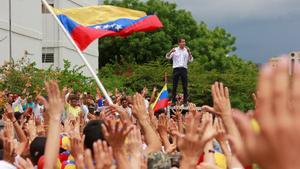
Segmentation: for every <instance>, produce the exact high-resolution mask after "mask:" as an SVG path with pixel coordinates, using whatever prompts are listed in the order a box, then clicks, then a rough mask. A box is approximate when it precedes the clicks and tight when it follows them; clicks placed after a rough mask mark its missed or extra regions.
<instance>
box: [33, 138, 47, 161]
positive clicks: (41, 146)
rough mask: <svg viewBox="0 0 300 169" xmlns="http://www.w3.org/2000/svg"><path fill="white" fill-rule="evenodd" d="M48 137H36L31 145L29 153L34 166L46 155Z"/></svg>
mask: <svg viewBox="0 0 300 169" xmlns="http://www.w3.org/2000/svg"><path fill="white" fill-rule="evenodd" d="M46 140H47V137H36V138H35V139H34V140H33V141H32V142H31V144H30V148H29V152H30V156H31V160H32V162H33V165H37V163H38V161H39V159H40V157H42V156H43V155H44V153H45V146H46Z"/></svg>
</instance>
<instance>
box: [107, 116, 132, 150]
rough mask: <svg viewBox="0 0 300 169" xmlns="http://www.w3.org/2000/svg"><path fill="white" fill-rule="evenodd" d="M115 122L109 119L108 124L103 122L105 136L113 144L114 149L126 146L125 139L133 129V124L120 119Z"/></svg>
mask: <svg viewBox="0 0 300 169" xmlns="http://www.w3.org/2000/svg"><path fill="white" fill-rule="evenodd" d="M113 123H114V122H113V121H112V120H109V121H108V122H107V125H104V124H102V129H103V133H104V137H105V139H106V140H107V142H108V143H109V145H110V146H112V148H113V149H117V150H119V149H121V148H123V147H124V144H125V139H126V137H127V135H128V134H129V132H130V131H131V130H132V129H133V126H128V123H127V122H125V123H123V124H122V123H121V122H120V121H117V122H115V124H113Z"/></svg>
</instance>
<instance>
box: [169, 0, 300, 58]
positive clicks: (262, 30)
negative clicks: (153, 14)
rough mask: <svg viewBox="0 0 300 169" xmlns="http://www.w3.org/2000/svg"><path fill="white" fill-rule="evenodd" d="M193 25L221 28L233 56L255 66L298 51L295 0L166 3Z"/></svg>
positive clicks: (299, 7) (299, 6) (299, 19)
mask: <svg viewBox="0 0 300 169" xmlns="http://www.w3.org/2000/svg"><path fill="white" fill-rule="evenodd" d="M168 1H170V2H175V3H177V5H178V8H182V9H186V10H189V11H191V12H192V14H193V16H194V17H195V18H196V20H197V21H204V22H206V23H207V24H208V25H209V26H210V27H212V28H213V27H215V26H221V27H224V28H225V29H226V30H227V31H228V32H230V33H231V34H233V35H234V36H235V37H236V38H237V41H236V46H237V51H236V53H237V54H238V55H239V56H240V57H242V58H244V59H247V60H252V61H253V62H255V63H264V62H266V61H267V60H268V59H269V58H270V57H271V56H278V55H281V54H284V53H288V52H290V51H297V50H300V46H299V45H300V43H299V40H300V1H299V0H168Z"/></svg>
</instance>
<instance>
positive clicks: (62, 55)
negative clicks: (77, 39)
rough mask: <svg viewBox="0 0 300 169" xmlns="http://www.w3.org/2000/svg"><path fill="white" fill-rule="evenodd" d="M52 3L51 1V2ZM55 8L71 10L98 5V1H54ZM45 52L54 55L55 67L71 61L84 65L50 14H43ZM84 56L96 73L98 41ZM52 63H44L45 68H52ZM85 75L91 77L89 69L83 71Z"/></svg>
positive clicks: (73, 63)
mask: <svg viewBox="0 0 300 169" xmlns="http://www.w3.org/2000/svg"><path fill="white" fill-rule="evenodd" d="M49 3H51V0H49ZM52 3H54V7H55V8H71V7H79V6H89V5H96V4H98V0H63V1H62V0H52ZM43 32H44V34H43V52H44V53H48V52H53V53H54V63H53V65H54V66H55V67H59V68H62V67H63V63H64V62H63V60H65V59H66V60H69V61H71V64H72V65H73V66H74V65H83V64H84V63H83V61H82V60H81V58H80V56H79V55H78V53H77V52H76V50H75V49H74V47H73V46H72V44H71V43H70V42H69V40H68V39H67V37H66V36H65V34H64V32H63V31H62V30H61V29H60V28H59V27H58V24H57V23H56V22H55V20H54V19H53V18H52V16H51V15H50V14H43ZM84 55H85V57H86V58H87V60H88V61H89V63H90V64H91V66H92V68H93V69H94V70H95V71H96V70H97V68H98V41H97V40H96V41H94V42H93V43H92V44H91V45H90V46H89V47H88V48H87V49H86V50H85V51H84ZM50 65H51V63H44V64H43V67H45V68H46V67H48V66H50ZM83 72H84V74H85V75H90V72H89V71H88V70H87V68H84V69H83Z"/></svg>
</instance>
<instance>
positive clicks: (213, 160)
mask: <svg viewBox="0 0 300 169" xmlns="http://www.w3.org/2000/svg"><path fill="white" fill-rule="evenodd" d="M294 68H295V71H294V74H293V75H292V76H291V75H290V74H289V73H288V72H289V71H288V69H289V68H288V59H287V58H285V57H283V58H281V60H280V61H279V62H278V65H277V67H273V66H271V65H269V64H266V65H265V66H263V67H262V68H261V70H260V74H259V77H258V83H257V92H256V94H255V95H254V96H255V97H254V98H255V99H254V102H255V107H254V108H253V110H249V111H248V112H246V113H244V112H241V111H240V110H238V109H235V108H233V107H231V104H230V95H229V89H228V88H227V87H225V86H224V85H223V84H222V83H219V82H215V83H214V84H212V86H211V93H212V99H213V105H210V106H209V105H205V106H202V110H201V111H198V109H196V105H195V104H193V103H191V102H190V103H189V104H188V111H187V112H183V111H182V107H181V106H180V105H177V106H176V108H174V110H173V111H172V112H170V113H167V111H165V110H160V111H158V112H153V110H152V106H151V104H153V102H154V100H155V97H156V94H155V93H156V90H153V92H152V95H151V96H150V97H148V94H147V89H146V88H144V89H142V90H140V91H138V92H137V93H135V94H134V95H131V96H129V95H126V93H124V92H118V91H116V92H115V93H114V96H113V100H114V104H108V103H107V102H105V101H103V99H102V97H101V96H100V92H99V91H98V92H97V95H96V96H93V95H91V94H89V93H78V92H77V93H74V92H73V91H72V90H71V89H67V88H63V89H62V90H60V89H59V86H58V84H57V82H56V81H48V82H46V83H45V90H46V93H47V95H46V96H44V97H43V96H41V95H39V96H37V97H36V98H26V97H25V98H24V97H23V96H18V95H16V94H13V93H9V91H6V92H5V93H3V95H2V96H1V97H5V100H7V103H6V104H5V108H4V113H3V114H2V115H1V121H0V123H1V132H0V138H1V139H0V140H1V142H0V148H1V152H0V156H1V161H0V169H14V168H18V169H34V168H38V169H43V168H45V169H71V168H77V169H111V168H117V169H147V168H148V169H170V168H180V169H227V168H228V169H244V168H245V169H246V168H254V167H259V168H261V169H297V168H300V164H298V163H299V162H300V160H298V159H299V157H298V155H300V137H299V136H298V134H297V132H300V123H299V121H300V88H299V86H300V65H299V63H295V66H294ZM298 146H299V147H298ZM298 148H299V149H298Z"/></svg>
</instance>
